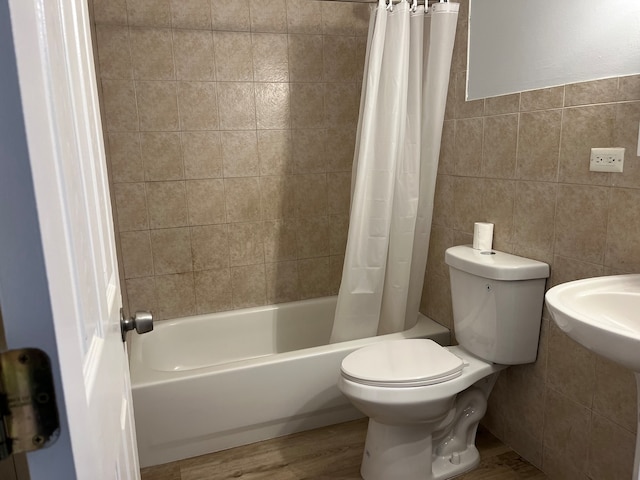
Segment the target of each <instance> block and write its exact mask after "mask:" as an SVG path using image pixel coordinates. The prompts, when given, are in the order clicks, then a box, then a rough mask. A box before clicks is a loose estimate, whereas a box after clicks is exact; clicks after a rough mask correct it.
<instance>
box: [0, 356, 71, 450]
mask: <svg viewBox="0 0 640 480" xmlns="http://www.w3.org/2000/svg"><path fill="white" fill-rule="evenodd" d="M0 419H1V420H2V422H1V423H2V424H1V425H0V460H2V459H4V458H7V457H8V456H10V455H12V454H15V453H22V452H30V451H33V450H39V449H41V448H45V447H48V446H49V445H51V444H52V443H54V442H55V441H56V440H57V439H58V436H59V433H60V421H59V418H58V407H57V405H56V397H55V391H54V385H53V375H52V373H51V362H50V361H49V357H48V356H47V354H46V353H44V352H43V351H42V350H38V349H36V348H22V349H17V350H9V351H7V352H3V353H0Z"/></svg>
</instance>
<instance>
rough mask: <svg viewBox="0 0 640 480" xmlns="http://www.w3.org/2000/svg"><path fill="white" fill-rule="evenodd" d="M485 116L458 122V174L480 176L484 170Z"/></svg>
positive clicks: (456, 154)
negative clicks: (483, 141)
mask: <svg viewBox="0 0 640 480" xmlns="http://www.w3.org/2000/svg"><path fill="white" fill-rule="evenodd" d="M483 123H484V122H483V118H481V117H479V118H471V119H468V120H458V121H457V122H456V137H455V138H456V139H455V150H454V151H455V157H456V164H455V172H456V175H464V176H479V175H480V173H481V171H482V140H483V138H482V137H483Z"/></svg>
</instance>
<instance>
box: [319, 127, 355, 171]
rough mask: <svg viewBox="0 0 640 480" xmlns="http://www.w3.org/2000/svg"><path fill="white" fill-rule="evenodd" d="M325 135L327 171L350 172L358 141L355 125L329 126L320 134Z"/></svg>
mask: <svg viewBox="0 0 640 480" xmlns="http://www.w3.org/2000/svg"><path fill="white" fill-rule="evenodd" d="M322 134H324V135H325V140H326V141H325V145H324V150H325V157H326V161H325V166H326V170H327V172H350V171H351V167H352V164H353V155H354V146H355V143H356V129H355V127H344V126H343V127H339V128H333V127H331V126H329V128H327V129H326V130H325V131H324V132H320V135H322Z"/></svg>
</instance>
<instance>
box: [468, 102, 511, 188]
mask: <svg viewBox="0 0 640 480" xmlns="http://www.w3.org/2000/svg"><path fill="white" fill-rule="evenodd" d="M468 121H469V120H466V121H464V122H468ZM460 122H463V120H461V121H460ZM517 144H518V115H517V114H516V115H499V116H495V117H485V119H484V138H483V142H482V175H483V176H484V177H490V178H514V177H515V173H516V146H517ZM476 155H477V152H476Z"/></svg>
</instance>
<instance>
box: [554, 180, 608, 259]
mask: <svg viewBox="0 0 640 480" xmlns="http://www.w3.org/2000/svg"><path fill="white" fill-rule="evenodd" d="M608 200H609V189H608V188H606V187H591V186H584V185H559V187H558V204H557V209H556V220H555V221H556V240H555V248H554V252H555V253H556V254H558V255H564V256H565V257H572V258H576V259H578V260H583V261H585V262H591V263H599V264H601V263H602V262H603V260H604V251H605V242H606V235H607V211H606V210H605V209H603V208H602V205H607V203H608Z"/></svg>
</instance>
